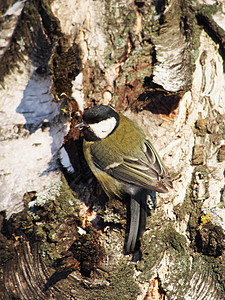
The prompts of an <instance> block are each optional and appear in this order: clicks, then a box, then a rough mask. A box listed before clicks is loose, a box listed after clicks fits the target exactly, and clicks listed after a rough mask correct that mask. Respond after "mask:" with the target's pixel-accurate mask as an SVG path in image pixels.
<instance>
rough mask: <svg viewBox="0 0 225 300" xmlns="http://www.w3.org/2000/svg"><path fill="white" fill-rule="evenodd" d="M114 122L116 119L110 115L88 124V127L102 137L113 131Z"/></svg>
mask: <svg viewBox="0 0 225 300" xmlns="http://www.w3.org/2000/svg"><path fill="white" fill-rule="evenodd" d="M116 122H117V121H116V119H115V118H114V117H112V118H108V119H106V120H103V121H101V122H98V123H95V124H90V128H91V130H92V131H93V132H94V134H95V135H96V136H97V137H98V138H99V139H104V138H106V137H107V136H108V135H109V134H110V133H111V132H112V131H113V129H114V128H115V126H116Z"/></svg>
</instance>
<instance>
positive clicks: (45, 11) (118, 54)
mask: <svg viewBox="0 0 225 300" xmlns="http://www.w3.org/2000/svg"><path fill="white" fill-rule="evenodd" d="M1 2H2V3H0V4H1V15H0V24H1V32H0V60H1V63H0V66H1V67H0V82H1V86H0V88H1V90H0V94H1V97H0V126H1V127H0V129H1V134H0V139H1V144H0V153H1V154H0V155H1V175H0V180H1V182H0V195H1V200H0V211H1V214H0V224H1V226H0V228H1V233H0V254H1V255H0V257H1V279H0V290H1V291H2V295H4V299H15V298H18V299H34V298H36V299H138V300H141V299H224V297H225V234H224V230H225V198H224V195H225V192H224V190H225V184H224V169H225V134H224V132H225V75H224V57H225V46H224V34H225V21H224V20H225V18H224V13H225V6H224V4H223V1H222V0H221V1H220V0H217V1H213V0H212V1H209V0H208V1H206V0H205V1H203V0H198V1H189V0H186V1H185V0H168V1H163V0H162V1H123V0H121V1H114V0H112V1H99V0H97V1H93V0H85V1H78V0H75V1H70V0H66V1H61V0H53V1H48V0H41V1H37V0H32V1H20V2H15V3H14V4H12V1H1ZM3 2H4V3H3ZM96 104H110V105H112V106H113V107H115V108H116V109H117V110H118V111H120V112H123V113H124V114H125V115H126V116H128V117H130V118H131V119H133V120H135V121H136V122H138V123H139V125H140V126H141V127H142V128H143V129H144V130H145V131H146V132H147V134H148V135H149V137H150V139H151V141H152V143H153V144H154V146H155V147H156V149H157V150H158V152H159V154H160V156H161V157H162V159H163V161H164V163H165V165H166V166H167V167H168V169H169V170H170V173H171V176H172V178H173V185H174V188H173V189H172V190H170V191H169V193H167V194H157V195H156V196H155V200H154V201H153V202H151V201H149V210H150V216H149V217H148V220H147V228H146V232H145V234H144V236H143V238H142V240H141V251H142V259H141V260H140V261H139V262H137V263H133V262H131V259H132V257H131V256H124V255H123V243H124V236H125V232H126V219H127V213H126V204H125V203H122V202H119V201H118V200H116V199H111V200H108V199H107V197H106V196H105V195H104V194H103V192H102V190H101V187H100V185H99V183H98V182H97V181H96V179H95V178H94V177H93V175H92V174H91V172H90V170H89V168H88V166H87V164H86V162H85V160H84V157H83V153H82V136H80V132H79V130H78V129H76V128H75V124H76V122H77V121H79V120H80V119H81V116H82V112H83V111H84V109H86V108H89V107H91V106H93V105H96Z"/></svg>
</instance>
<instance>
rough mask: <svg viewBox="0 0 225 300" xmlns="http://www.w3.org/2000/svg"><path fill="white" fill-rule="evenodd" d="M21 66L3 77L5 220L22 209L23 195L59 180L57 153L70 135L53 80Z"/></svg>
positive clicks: (1, 194) (0, 173)
mask: <svg viewBox="0 0 225 300" xmlns="http://www.w3.org/2000/svg"><path fill="white" fill-rule="evenodd" d="M20 68H21V70H23V71H24V72H23V73H21V72H18V71H15V72H14V73H13V74H11V75H9V76H6V77H5V81H4V88H2V89H1V98H0V107H1V111H0V128H1V136H0V139H1V144H0V160H1V165H0V199H1V201H0V211H1V210H7V217H10V215H11V214H12V213H16V212H18V211H20V210H22V209H23V195H24V193H26V192H29V191H37V192H41V191H43V190H44V189H46V188H47V187H48V186H49V185H51V183H52V182H55V181H58V180H59V179H60V172H59V168H58V164H57V155H56V154H57V151H58V149H59V148H60V147H61V145H62V143H63V140H64V136H65V134H66V126H65V125H64V121H65V120H62V118H61V117H60V114H59V109H58V105H57V104H56V103H55V102H54V101H53V98H52V95H51V93H50V87H51V80H50V78H49V77H42V76H39V75H37V74H36V73H35V71H34V73H33V74H32V71H29V69H31V70H32V66H31V65H30V66H29V65H28V64H27V65H26V66H25V65H22V64H21V66H20ZM14 87H15V88H14Z"/></svg>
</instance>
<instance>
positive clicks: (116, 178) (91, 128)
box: [76, 105, 173, 254]
mask: <svg viewBox="0 0 225 300" xmlns="http://www.w3.org/2000/svg"><path fill="white" fill-rule="evenodd" d="M76 127H77V128H79V129H80V130H81V131H82V132H83V136H84V140H83V152H84V157H85V159H86V161H87V164H88V166H89V168H90V169H91V171H92V173H93V174H94V176H95V177H96V178H97V179H98V181H99V182H100V184H101V186H102V188H103V190H104V191H105V193H106V195H107V196H108V197H109V198H119V199H124V198H125V197H128V199H129V206H128V207H129V209H130V224H129V230H128V231H129V233H128V238H127V242H126V241H125V246H124V250H125V254H130V253H134V252H135V251H137V247H138V246H137V245H138V243H139V240H140V238H141V237H142V236H143V233H144V231H145V228H146V219H147V199H148V195H149V191H155V192H159V193H166V192H168V188H172V187H173V185H172V180H171V177H170V175H169V172H168V170H167V168H166V167H165V166H164V164H163V162H162V160H161V159H160V157H159V155H158V153H157V152H156V150H155V148H154V147H153V145H152V144H151V142H150V140H149V138H148V137H147V135H146V134H145V133H144V131H143V130H142V129H141V127H139V125H138V124H137V123H136V122H134V121H132V120H131V119H129V118H127V117H126V116H124V115H123V114H122V113H120V112H117V111H116V110H115V109H114V108H112V107H111V106H109V105H96V106H93V107H91V108H89V109H87V110H85V111H84V113H83V116H82V121H81V122H80V123H78V124H77V125H76Z"/></svg>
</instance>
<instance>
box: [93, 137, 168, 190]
mask: <svg viewBox="0 0 225 300" xmlns="http://www.w3.org/2000/svg"><path fill="white" fill-rule="evenodd" d="M99 147H100V146H99ZM92 150H93V149H92ZM97 150H98V151H96V148H95V151H91V153H92V157H93V161H94V164H95V166H96V167H97V168H100V169H101V170H103V171H105V172H107V173H108V174H110V175H111V176H112V177H114V178H116V179H118V180H121V181H123V182H125V183H129V184H134V185H136V186H140V187H142V188H145V189H148V190H154V191H158V192H161V193H163V192H167V191H168V190H167V187H172V182H171V179H170V176H169V173H168V171H167V169H166V168H165V166H164V165H163V163H162V161H161V159H160V157H159V156H158V154H157V152H156V150H155V149H154V147H153V146H152V144H151V143H150V142H149V141H148V140H145V143H144V145H143V147H142V149H140V150H141V151H140V152H141V153H139V151H138V154H139V157H137V156H136V157H134V155H133V156H131V155H124V156H123V157H121V154H120V155H119V153H117V151H115V149H114V152H113V153H111V152H112V151H111V150H110V149H109V148H108V147H107V146H106V145H104V147H102V148H101V149H97ZM100 154H101V155H100Z"/></svg>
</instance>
